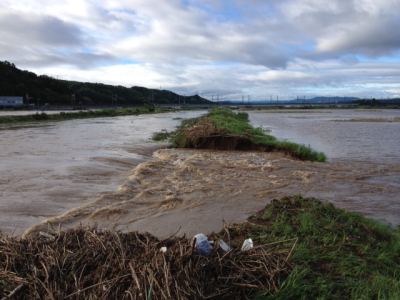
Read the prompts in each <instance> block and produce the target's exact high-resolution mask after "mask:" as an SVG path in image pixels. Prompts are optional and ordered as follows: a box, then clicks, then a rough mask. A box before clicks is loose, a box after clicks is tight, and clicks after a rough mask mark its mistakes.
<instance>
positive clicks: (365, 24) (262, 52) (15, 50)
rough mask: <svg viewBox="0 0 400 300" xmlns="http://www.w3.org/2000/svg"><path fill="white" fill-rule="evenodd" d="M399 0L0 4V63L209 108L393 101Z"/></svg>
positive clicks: (399, 90)
mask: <svg viewBox="0 0 400 300" xmlns="http://www.w3.org/2000/svg"><path fill="white" fill-rule="evenodd" d="M399 28H400V0H1V1H0V60H1V61H5V60H6V61H9V62H11V63H14V64H15V65H16V66H17V67H18V68H20V69H23V70H30V71H33V72H35V73H37V74H39V75H41V74H46V75H49V76H53V77H55V78H59V79H67V80H78V81H88V82H102V83H107V84H113V85H123V86H127V87H131V86H145V87H148V88H160V87H161V88H162V89H169V90H172V91H174V92H177V93H180V94H186V95H189V94H190V95H192V94H196V93H198V94H199V95H203V96H204V97H205V98H208V99H211V98H212V95H214V100H215V99H216V97H217V95H219V99H220V100H241V99H242V97H245V99H248V97H250V99H251V100H270V99H271V97H272V99H276V97H279V100H284V99H294V98H296V97H300V98H303V97H306V98H309V97H313V96H316V95H322V96H346V97H349V96H357V97H375V98H379V99H380V98H381V97H383V98H386V97H396V96H397V97H398V96H400V29H399Z"/></svg>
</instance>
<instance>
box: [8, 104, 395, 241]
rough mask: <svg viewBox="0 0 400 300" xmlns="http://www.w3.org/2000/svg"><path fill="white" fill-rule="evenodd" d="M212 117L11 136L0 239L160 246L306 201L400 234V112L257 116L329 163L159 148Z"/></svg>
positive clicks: (95, 124)
mask: <svg viewBox="0 0 400 300" xmlns="http://www.w3.org/2000/svg"><path fill="white" fill-rule="evenodd" d="M204 113H205V111H193V112H177V113H166V114H157V115H140V116H125V117H115V118H99V119H83V120H71V121H63V122H55V123H45V124H38V125H35V126H26V127H25V126H22V127H15V128H7V129H1V130H0V145H1V152H0V159H1V165H0V171H1V173H0V187H1V191H0V230H1V231H2V232H4V233H6V234H8V235H20V234H23V233H24V232H25V233H26V234H29V233H32V232H35V231H38V230H47V229H48V227H49V224H51V227H54V228H58V227H59V226H60V227H61V229H65V228H71V227H74V226H77V225H79V224H83V225H96V226H98V227H99V228H100V229H112V230H121V231H127V230H138V231H148V232H150V233H152V234H155V235H157V236H159V237H167V236H170V235H172V234H174V233H176V232H178V234H180V235H181V234H187V235H189V236H190V235H193V234H196V233H198V232H204V233H208V232H211V231H219V230H220V229H221V226H222V221H221V219H224V220H225V221H226V222H227V223H234V222H244V221H245V219H246V218H247V217H248V216H249V215H251V214H252V213H254V212H255V211H257V210H259V209H262V208H263V207H264V206H265V205H266V204H267V203H269V201H270V200H272V199H274V198H279V197H283V196H285V195H294V194H302V195H304V196H313V197H317V198H320V199H322V200H327V201H331V202H333V203H335V204H336V205H338V206H340V207H343V208H346V209H350V210H354V211H358V212H361V213H363V214H365V215H367V216H370V217H373V218H376V219H382V220H385V221H386V222H390V223H391V224H398V223H400V184H399V183H400V164H399V162H400V160H399V158H400V151H399V149H400V142H399V141H400V138H399V129H400V127H399V126H400V123H389V122H384V123H365V122H360V123H355V122H335V121H337V120H342V119H352V118H362V117H369V118H372V117H374V118H375V117H379V118H392V117H398V116H399V113H400V111H396V110H376V111H358V110H324V111H312V110H304V111H299V112H283V113H282V112H279V113H265V112H262V111H253V112H250V113H249V114H250V120H251V122H252V124H253V125H255V126H262V127H263V128H265V129H269V130H271V134H273V135H275V136H277V137H278V138H281V139H287V140H290V141H295V142H300V143H303V144H306V145H310V146H311V147H312V148H314V149H316V150H318V151H323V152H325V153H326V154H327V156H328V162H327V163H316V162H301V161H298V160H294V159H292V158H290V157H286V156H285V155H283V154H279V153H258V152H237V151H207V150H184V149H170V148H168V147H166V146H167V145H166V144H162V143H156V142H153V141H151V139H150V138H151V135H152V133H153V132H158V131H161V130H168V131H170V130H173V129H174V128H175V127H176V126H177V125H178V124H179V123H180V119H182V118H193V117H196V116H199V115H201V114H204Z"/></svg>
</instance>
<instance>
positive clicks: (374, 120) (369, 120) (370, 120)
mask: <svg viewBox="0 0 400 300" xmlns="http://www.w3.org/2000/svg"><path fill="white" fill-rule="evenodd" d="M335 122H363V123H393V122H400V117H395V118H356V119H349V120H335Z"/></svg>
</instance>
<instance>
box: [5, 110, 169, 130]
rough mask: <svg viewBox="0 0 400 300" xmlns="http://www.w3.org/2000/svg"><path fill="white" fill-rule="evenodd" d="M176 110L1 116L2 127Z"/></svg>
mask: <svg viewBox="0 0 400 300" xmlns="http://www.w3.org/2000/svg"><path fill="white" fill-rule="evenodd" d="M170 111H176V110H175V109H169V108H163V107H155V108H154V107H152V106H143V107H140V108H134V109H128V108H118V109H101V110H81V111H78V112H59V113H55V114H53V113H46V112H40V113H39V112H36V113H34V112H32V114H27V115H5V116H0V127H8V126H15V125H23V124H35V123H42V122H55V121H65V120H76V119H87V118H103V117H118V116H132V115H142V114H149V113H165V112H170Z"/></svg>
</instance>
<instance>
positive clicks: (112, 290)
mask: <svg viewBox="0 0 400 300" xmlns="http://www.w3.org/2000/svg"><path fill="white" fill-rule="evenodd" d="M248 238H251V239H252V241H253V243H254V248H252V249H250V250H248V251H240V248H241V246H242V243H243V241H244V240H245V239H248ZM209 239H212V240H214V241H215V243H214V246H213V248H212V250H211V253H210V255H209V256H208V257H202V256H199V255H197V254H196V252H195V251H194V249H193V247H192V240H191V236H190V237H179V238H178V237H174V236H172V237H170V238H167V239H163V240H160V239H157V238H155V237H154V236H152V235H150V234H147V233H143V234H141V233H137V232H129V233H121V232H108V231H101V230H98V229H95V228H86V229H83V228H79V229H74V230H68V231H65V232H63V231H59V230H58V229H57V228H53V227H52V226H51V224H49V226H48V230H47V231H46V232H43V233H39V234H38V235H36V236H32V237H29V238H27V239H25V240H21V239H17V238H9V237H7V236H4V235H2V236H0V275H1V276H0V297H6V295H10V293H12V291H13V290H14V289H15V288H17V287H19V290H17V291H22V292H21V293H20V294H19V295H18V296H15V297H13V299H45V298H50V299H89V298H90V299H100V298H101V299H136V298H141V299H204V298H209V299H245V298H247V299H338V300H339V299H393V300H395V299H398V296H399V294H400V273H399V272H398V269H399V268H400V256H399V249H400V236H399V231H398V230H394V229H391V228H389V227H388V226H386V225H383V224H379V223H377V222H376V221H373V220H371V219H368V218H365V217H363V216H361V215H359V214H356V213H352V212H349V211H345V210H342V209H338V208H336V207H335V206H334V205H332V204H330V203H324V202H321V201H319V200H317V199H314V198H304V197H302V196H299V195H298V196H293V197H284V198H282V199H279V200H273V201H272V202H271V203H270V204H269V205H267V206H266V207H265V208H264V209H262V210H261V211H259V212H257V213H255V214H253V215H252V216H251V217H249V218H248V220H247V222H246V223H244V224H241V225H232V226H225V227H224V229H223V230H221V231H220V232H219V233H215V234H214V233H213V234H210V235H209ZM220 240H223V241H224V242H225V243H227V244H228V245H229V246H230V247H231V250H229V251H228V252H225V251H224V250H222V249H221V248H220V247H219V244H220ZM162 247H165V248H164V249H162Z"/></svg>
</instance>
